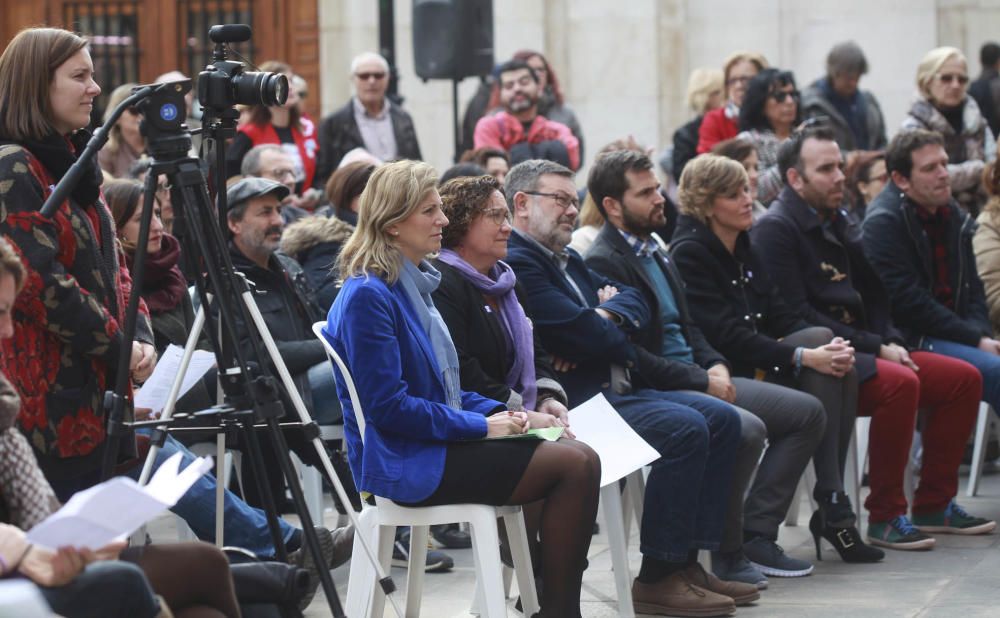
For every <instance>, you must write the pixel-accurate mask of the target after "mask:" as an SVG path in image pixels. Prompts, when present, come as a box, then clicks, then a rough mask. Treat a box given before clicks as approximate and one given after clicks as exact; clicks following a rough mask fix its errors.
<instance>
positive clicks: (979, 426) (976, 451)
mask: <svg viewBox="0 0 1000 618" xmlns="http://www.w3.org/2000/svg"><path fill="white" fill-rule="evenodd" d="M989 423H990V405H989V404H988V403H986V402H985V401H981V402H980V403H979V417H978V418H977V419H976V437H975V439H974V440H973V448H972V466H971V467H970V469H969V485H968V487H967V488H966V490H965V495H967V496H968V497H970V498H972V497H974V496H975V495H976V493H977V492H978V491H979V477H980V476H981V475H982V473H983V461H985V459H986V444H987V443H988V441H989V436H988V434H987V431H986V430H987V428H989Z"/></svg>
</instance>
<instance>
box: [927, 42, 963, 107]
mask: <svg viewBox="0 0 1000 618" xmlns="http://www.w3.org/2000/svg"><path fill="white" fill-rule="evenodd" d="M952 58H957V59H959V60H961V61H962V64H964V65H965V70H966V71H968V70H969V61H968V60H966V58H965V54H963V53H962V50H960V49H958V48H957V47H935V48H934V49H932V50H930V51H929V52H927V55H925V56H924V58H923V60H921V61H920V64H918V65H917V88H918V89H919V90H920V94H922V95H924V97H926V98H927V100H928V101H929V100H930V98H931V81H932V80H933V79H934V76H936V75H937V74H938V72H939V71H940V70H941V67H942V65H944V63H945V62H948V61H949V60H951V59H952Z"/></svg>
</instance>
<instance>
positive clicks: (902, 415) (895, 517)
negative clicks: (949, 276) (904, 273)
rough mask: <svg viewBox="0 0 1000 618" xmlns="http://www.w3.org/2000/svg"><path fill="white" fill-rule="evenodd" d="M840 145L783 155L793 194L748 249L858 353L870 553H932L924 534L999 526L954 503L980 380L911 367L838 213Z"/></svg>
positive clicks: (778, 204)
mask: <svg viewBox="0 0 1000 618" xmlns="http://www.w3.org/2000/svg"><path fill="white" fill-rule="evenodd" d="M835 139H836V135H835V133H834V131H833V130H832V129H830V128H828V127H826V126H814V127H810V128H808V129H806V130H804V131H801V132H799V133H797V134H796V135H793V136H792V138H791V139H789V140H788V141H787V142H785V143H784V144H783V145H782V147H781V150H780V151H779V153H778V166H779V168H780V171H781V172H782V175H783V177H784V178H785V180H786V181H787V185H786V186H785V188H784V190H782V192H781V194H780V195H779V196H778V199H777V200H775V201H774V202H773V203H772V204H771V208H770V209H769V210H768V213H767V214H766V215H765V216H764V217H762V218H761V219H760V221H759V222H758V223H757V225H756V226H755V227H754V229H753V231H752V232H751V238H752V240H753V243H754V246H756V247H757V249H758V251H759V252H760V253H761V255H762V256H763V260H764V265H765V266H766V267H767V270H768V273H770V275H771V276H772V277H773V278H774V281H775V283H776V284H777V285H778V288H780V290H781V292H782V294H783V296H784V298H785V302H787V303H788V305H789V306H790V307H792V308H794V309H796V310H797V311H798V312H799V313H800V314H801V315H802V316H803V317H804V318H805V319H806V321H807V322H809V323H810V324H814V325H816V326H824V327H827V328H829V329H830V330H832V331H833V334H834V335H837V336H839V337H843V338H844V339H846V340H849V341H850V342H851V344H852V345H853V346H854V348H855V350H856V354H855V358H856V360H857V363H856V365H855V368H856V369H857V372H858V383H859V384H860V388H859V390H858V415H859V416H870V417H871V419H872V422H871V434H870V435H871V439H870V443H869V452H870V454H871V455H870V459H871V461H870V464H871V474H870V481H871V483H870V485H871V492H870V493H869V495H868V499H867V500H866V501H865V506H866V507H867V508H868V512H869V519H868V541H869V542H870V543H872V544H873V545H880V546H882V547H889V548H893V549H929V548H931V547H933V546H934V539H933V538H931V537H929V536H927V535H926V534H924V532H926V531H937V532H945V533H959V534H980V533H986V532H989V531H991V530H992V529H993V528H994V527H995V526H996V524H995V523H993V522H991V521H987V520H984V519H979V518H976V517H972V516H970V515H968V514H967V513H965V512H964V511H963V510H962V508H961V507H960V506H958V505H956V504H954V502H953V498H954V497H955V494H956V493H957V491H958V466H959V464H960V463H961V461H962V453H963V452H964V451H965V442H966V440H967V439H968V437H969V432H970V431H971V430H972V425H973V423H974V422H975V419H976V413H977V411H978V409H979V399H980V397H981V396H982V379H981V378H980V376H979V372H978V371H976V368H975V367H973V366H972V365H970V364H969V363H966V362H963V361H961V360H957V359H954V358H948V357H946V356H942V355H940V354H934V353H932V352H929V351H925V350H917V349H914V350H913V351H912V355H911V351H910V350H908V349H907V348H906V347H905V345H906V341H905V339H904V338H903V335H902V333H900V331H899V330H897V329H896V327H895V326H894V325H893V321H892V318H891V317H890V305H889V299H888V296H887V294H886V292H885V288H884V287H883V285H882V282H881V281H879V277H878V275H876V274H875V271H874V270H873V269H872V267H871V265H870V264H869V263H868V260H867V259H865V255H864V249H863V248H862V244H861V237H860V231H859V230H858V226H857V225H856V224H855V221H854V219H853V218H851V217H848V216H847V213H846V211H843V210H841V205H842V204H843V200H844V173H843V171H841V155H840V148H839V147H838V146H837V142H836V141H834V140H835ZM897 259H898V258H897ZM918 407H919V408H920V409H921V411H922V419H923V422H922V424H921V434H922V436H923V457H922V467H921V472H920V484H919V486H918V487H917V488H916V491H915V493H914V499H913V522H912V523H911V522H910V520H909V519H908V518H907V516H906V514H907V501H906V497H905V495H904V493H903V476H904V472H905V470H906V466H907V464H908V463H909V458H910V443H911V439H912V436H913V429H914V427H915V423H916V418H917V408H918ZM946 521H947V522H948V523H944V522H946ZM914 523H915V524H917V527H914V526H913V524H914ZM917 528H920V529H921V530H918V529H917Z"/></svg>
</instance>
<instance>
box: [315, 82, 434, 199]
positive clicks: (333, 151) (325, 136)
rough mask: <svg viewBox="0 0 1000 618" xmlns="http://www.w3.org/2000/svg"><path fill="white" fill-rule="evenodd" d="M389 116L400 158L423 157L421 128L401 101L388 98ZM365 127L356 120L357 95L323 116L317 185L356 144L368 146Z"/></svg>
mask: <svg viewBox="0 0 1000 618" xmlns="http://www.w3.org/2000/svg"><path fill="white" fill-rule="evenodd" d="M386 104H387V105H388V106H389V117H390V118H392V132H393V134H394V135H395V136H396V149H397V153H398V156H397V158H399V159H415V160H418V161H419V160H421V159H422V158H423V157H422V156H421V154H420V144H419V143H417V131H416V129H414V128H413V118H411V117H410V115H409V114H408V113H406V112H405V111H403V109H402V108H400V107H399V106H398V105H395V104H393V103H390V102H388V101H387V102H386ZM364 147H365V141H364V140H363V139H361V131H360V130H359V129H358V123H357V122H355V120H354V98H353V97H352V98H351V99H350V100H349V101H348V102H347V105H344V106H343V107H341V108H340V109H338V110H337V111H335V112H333V113H332V114H330V115H329V116H327V117H326V118H324V119H323V122H322V124H320V126H319V162H318V163H317V164H316V177H317V178H318V179H319V180H318V181H317V182H318V183H319V184H317V186H324V185H325V184H326V181H327V179H329V178H330V174H332V173H333V172H334V170H336V169H337V166H338V165H339V164H340V160H341V159H343V158H344V155H345V154H347V153H348V152H350V151H352V150H354V149H355V148H364Z"/></svg>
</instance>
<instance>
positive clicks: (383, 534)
mask: <svg viewBox="0 0 1000 618" xmlns="http://www.w3.org/2000/svg"><path fill="white" fill-rule="evenodd" d="M395 542H396V526H379V527H378V561H379V564H381V565H382V570H383V572H385V573H386V574H388V573H391V572H392V546H393V544H394V543H395ZM363 551H364V550H362V552H363ZM361 555H364V553H362V554H361ZM351 562H354V560H352V561H351ZM372 579H374V576H373V577H372ZM372 585H374V586H375V594H374V595H372V605H371V607H372V613H371V615H372V616H373V617H374V618H382V616H383V615H384V614H385V592H383V590H382V587H381V586H377V585H375V584H374V582H373V584H372ZM407 592H409V591H407Z"/></svg>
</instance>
